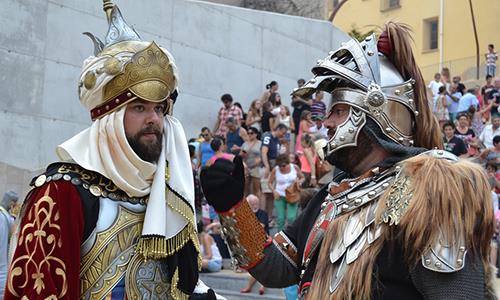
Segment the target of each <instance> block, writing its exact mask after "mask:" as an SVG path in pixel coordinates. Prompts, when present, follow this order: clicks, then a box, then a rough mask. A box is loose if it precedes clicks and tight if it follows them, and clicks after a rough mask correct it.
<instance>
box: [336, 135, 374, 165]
mask: <svg viewBox="0 0 500 300" xmlns="http://www.w3.org/2000/svg"><path fill="white" fill-rule="evenodd" d="M372 143H373V142H372V141H371V140H370V138H368V137H367V136H366V134H365V133H364V132H363V131H361V132H360V133H359V135H358V145H357V146H356V147H345V148H342V149H340V150H337V151H335V152H333V153H332V154H330V155H329V156H328V157H327V160H328V162H329V163H330V164H332V165H334V166H335V167H337V168H339V169H340V170H342V171H344V172H346V173H348V174H352V171H353V170H354V168H355V167H356V166H357V165H358V164H359V163H360V162H361V161H362V160H363V159H365V158H366V157H367V156H368V155H370V153H371V152H372V150H373V145H372Z"/></svg>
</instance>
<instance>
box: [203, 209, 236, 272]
mask: <svg viewBox="0 0 500 300" xmlns="http://www.w3.org/2000/svg"><path fill="white" fill-rule="evenodd" d="M205 231H206V232H207V233H208V234H210V236H211V237H212V238H213V239H214V241H215V243H216V244H217V248H218V249H219V253H220V255H221V256H222V258H223V259H230V258H231V254H230V253H229V248H228V247H227V245H226V242H225V241H224V239H223V238H222V226H221V225H220V222H219V219H218V216H217V219H214V221H213V222H211V223H210V224H208V225H207V226H206V227H205ZM223 267H224V266H223Z"/></svg>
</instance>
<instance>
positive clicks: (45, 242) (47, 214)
mask: <svg viewBox="0 0 500 300" xmlns="http://www.w3.org/2000/svg"><path fill="white" fill-rule="evenodd" d="M50 188H51V185H49V186H48V187H47V189H46V190H45V193H44V195H43V196H42V197H41V198H40V199H38V200H37V201H36V202H35V204H34V205H33V207H32V208H31V209H30V210H29V212H28V216H27V223H26V224H25V225H24V226H23V228H22V229H21V231H20V235H19V241H18V243H17V246H18V247H24V249H25V251H26V254H25V255H22V256H19V257H18V258H16V259H15V260H14V261H13V262H12V264H11V266H10V271H9V278H8V284H7V288H8V289H9V292H10V293H11V294H12V295H14V296H16V297H21V296H20V294H21V291H16V288H17V287H14V286H13V282H14V281H15V279H14V278H15V277H18V276H22V279H23V283H22V284H21V285H20V286H22V287H26V286H27V285H31V284H33V287H34V288H35V291H36V293H37V294H38V295H40V293H41V292H42V291H43V290H44V289H45V283H44V277H45V275H47V274H44V273H42V268H48V269H49V270H51V269H52V270H54V273H55V275H54V276H56V275H57V276H58V277H59V278H60V280H61V281H62V284H61V289H60V291H59V295H58V296H57V298H62V297H64V296H65V295H66V292H67V291H68V282H67V280H66V279H67V277H66V264H65V263H64V262H63V261H62V260H61V259H60V258H58V257H56V256H53V253H54V251H55V250H56V248H58V249H60V248H61V247H62V243H63V242H62V240H61V227H60V226H59V225H58V224H57V223H56V222H57V221H58V220H59V218H60V215H59V210H58V208H57V206H56V203H55V202H54V199H52V197H50V196H49V194H50ZM37 251H41V252H42V253H44V257H43V259H41V260H39V259H37V260H35V259H34V258H33V257H34V255H35V252H37ZM31 266H33V267H34V270H35V271H34V272H32V273H29V272H28V268H29V267H31ZM31 279H33V280H34V282H31ZM50 297H55V296H50ZM50 297H49V298H48V299H50Z"/></svg>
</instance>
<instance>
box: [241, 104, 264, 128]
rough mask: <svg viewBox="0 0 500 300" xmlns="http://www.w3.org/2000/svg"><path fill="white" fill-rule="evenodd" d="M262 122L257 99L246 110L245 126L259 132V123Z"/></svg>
mask: <svg viewBox="0 0 500 300" xmlns="http://www.w3.org/2000/svg"><path fill="white" fill-rule="evenodd" d="M261 121H262V102H261V101H260V100H259V99H256V100H253V101H252V103H251V104H250V108H249V109H248V113H247V118H246V122H245V123H246V124H247V127H248V128H250V127H254V128H256V129H257V130H258V131H259V132H260V131H261V126H260V122H261Z"/></svg>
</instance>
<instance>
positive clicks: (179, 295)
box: [170, 268, 189, 300]
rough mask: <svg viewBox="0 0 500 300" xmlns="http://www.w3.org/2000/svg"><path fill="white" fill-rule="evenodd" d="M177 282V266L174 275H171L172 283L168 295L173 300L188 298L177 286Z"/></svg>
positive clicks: (186, 299)
mask: <svg viewBox="0 0 500 300" xmlns="http://www.w3.org/2000/svg"><path fill="white" fill-rule="evenodd" d="M178 283H179V268H176V269H175V272H174V276H172V284H171V285H170V295H171V296H172V298H174V300H188V298H189V295H187V294H184V293H183V292H182V291H181V290H179V289H178V288H177V284H178Z"/></svg>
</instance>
